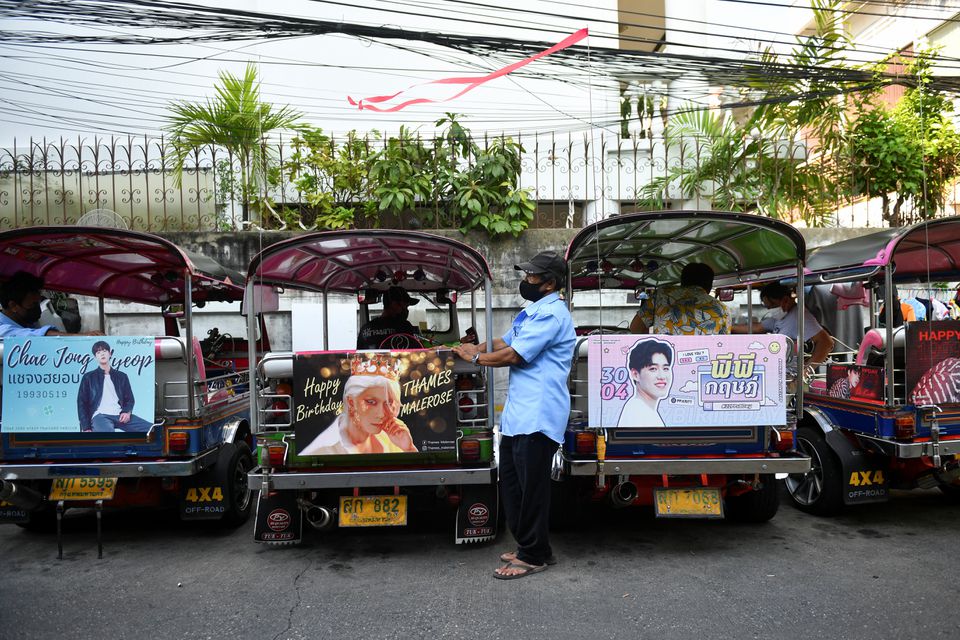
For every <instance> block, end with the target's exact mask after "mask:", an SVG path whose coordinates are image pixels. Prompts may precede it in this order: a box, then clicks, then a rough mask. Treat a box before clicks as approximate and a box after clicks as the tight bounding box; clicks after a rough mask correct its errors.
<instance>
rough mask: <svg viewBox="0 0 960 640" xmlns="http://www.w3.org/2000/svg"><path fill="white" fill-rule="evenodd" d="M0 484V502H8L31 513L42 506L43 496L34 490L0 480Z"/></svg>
mask: <svg viewBox="0 0 960 640" xmlns="http://www.w3.org/2000/svg"><path fill="white" fill-rule="evenodd" d="M0 483H2V484H0V502H4V501H6V502H9V503H10V504H12V505H13V506H15V507H20V508H21V509H24V510H26V511H33V510H34V509H36V508H37V507H39V506H40V505H41V504H43V500H44V498H43V494H42V493H40V492H39V491H37V490H36V489H33V488H31V487H27V486H25V485H22V484H15V483H13V482H10V481H9V480H0Z"/></svg>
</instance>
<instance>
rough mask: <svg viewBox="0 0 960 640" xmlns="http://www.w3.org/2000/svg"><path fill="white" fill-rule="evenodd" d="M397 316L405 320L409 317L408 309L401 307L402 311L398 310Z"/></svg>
mask: <svg viewBox="0 0 960 640" xmlns="http://www.w3.org/2000/svg"><path fill="white" fill-rule="evenodd" d="M397 317H398V318H400V319H401V320H406V319H407V318H409V317H410V310H409V309H403V310H402V311H400V313H398V314H397Z"/></svg>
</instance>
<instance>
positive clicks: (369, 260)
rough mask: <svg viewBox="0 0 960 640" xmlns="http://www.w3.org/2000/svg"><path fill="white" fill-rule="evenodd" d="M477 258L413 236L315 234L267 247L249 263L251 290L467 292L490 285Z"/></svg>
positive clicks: (459, 247) (452, 244)
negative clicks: (395, 288)
mask: <svg viewBox="0 0 960 640" xmlns="http://www.w3.org/2000/svg"><path fill="white" fill-rule="evenodd" d="M490 277H491V276H490V269H489V268H488V266H487V261H486V260H485V259H484V257H483V255H482V254H481V253H480V252H479V251H477V250H476V249H474V248H472V247H469V246H467V245H466V244H464V243H462V242H459V241H457V240H453V239H451V238H445V237H443V236H437V235H433V234H429V233H422V232H418V231H400V230H390V229H351V230H344V231H320V232H317V233H311V234H308V235H304V236H297V237H295V238H291V239H289V240H284V241H281V242H277V243H276V244H273V245H271V246H269V247H267V248H266V249H264V250H263V251H261V252H260V253H258V254H257V255H256V256H254V258H253V260H251V261H250V268H249V271H248V278H251V279H253V281H254V282H255V283H256V284H258V285H259V284H266V285H279V286H284V287H286V286H289V287H294V288H301V289H311V290H314V291H335V292H340V293H356V292H357V291H359V290H361V289H377V290H380V291H383V290H385V289H387V288H388V287H390V286H392V285H400V286H402V287H403V288H404V289H406V290H408V291H436V290H438V289H450V290H454V291H460V292H463V291H472V290H474V289H476V288H478V287H480V286H482V285H483V284H484V282H485V280H488V279H490Z"/></svg>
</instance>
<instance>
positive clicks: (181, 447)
mask: <svg viewBox="0 0 960 640" xmlns="http://www.w3.org/2000/svg"><path fill="white" fill-rule="evenodd" d="M167 444H169V445H170V451H186V450H187V448H188V447H189V446H190V434H189V433H187V432H186V431H171V432H170V435H168V436H167Z"/></svg>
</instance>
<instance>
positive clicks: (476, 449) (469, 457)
mask: <svg viewBox="0 0 960 640" xmlns="http://www.w3.org/2000/svg"><path fill="white" fill-rule="evenodd" d="M478 460H480V443H479V442H478V441H476V440H461V441H460V461H461V462H477V461H478Z"/></svg>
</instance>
